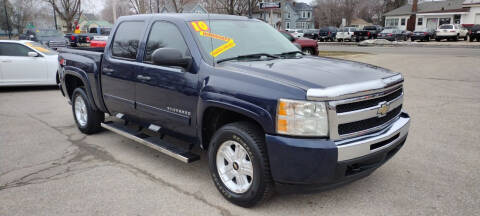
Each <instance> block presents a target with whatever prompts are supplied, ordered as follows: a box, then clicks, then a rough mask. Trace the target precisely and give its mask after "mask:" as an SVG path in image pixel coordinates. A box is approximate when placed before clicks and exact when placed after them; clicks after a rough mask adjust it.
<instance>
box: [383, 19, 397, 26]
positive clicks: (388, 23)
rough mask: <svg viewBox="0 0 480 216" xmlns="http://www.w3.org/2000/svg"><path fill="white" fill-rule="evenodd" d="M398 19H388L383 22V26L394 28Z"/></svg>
mask: <svg viewBox="0 0 480 216" xmlns="http://www.w3.org/2000/svg"><path fill="white" fill-rule="evenodd" d="M398 21H399V19H398V18H389V19H386V20H385V26H386V27H396V26H398Z"/></svg>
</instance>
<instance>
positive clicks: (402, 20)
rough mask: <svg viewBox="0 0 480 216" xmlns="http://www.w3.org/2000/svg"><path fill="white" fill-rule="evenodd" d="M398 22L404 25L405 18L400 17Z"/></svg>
mask: <svg viewBox="0 0 480 216" xmlns="http://www.w3.org/2000/svg"><path fill="white" fill-rule="evenodd" d="M400 24H401V25H402V26H404V25H405V18H402V19H401V22H400Z"/></svg>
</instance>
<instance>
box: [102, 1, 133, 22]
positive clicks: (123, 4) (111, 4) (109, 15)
mask: <svg viewBox="0 0 480 216" xmlns="http://www.w3.org/2000/svg"><path fill="white" fill-rule="evenodd" d="M130 9H131V5H130V3H129V2H127V1H121V0H106V1H105V7H104V8H103V9H102V11H101V12H100V14H101V17H102V18H103V19H105V20H106V21H109V22H111V23H114V22H115V20H116V19H117V18H118V17H121V16H126V15H131V14H133V11H130ZM114 10H115V17H114V13H113V11H114Z"/></svg>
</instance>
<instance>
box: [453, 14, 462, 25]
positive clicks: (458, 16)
mask: <svg viewBox="0 0 480 216" xmlns="http://www.w3.org/2000/svg"><path fill="white" fill-rule="evenodd" d="M461 18H462V15H460V14H455V15H454V16H453V23H454V24H460V19H461Z"/></svg>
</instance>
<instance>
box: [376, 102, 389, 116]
mask: <svg viewBox="0 0 480 216" xmlns="http://www.w3.org/2000/svg"><path fill="white" fill-rule="evenodd" d="M379 105H380V108H378V110H377V117H383V116H385V115H387V113H388V110H389V109H390V105H388V104H387V102H382V103H380V104H379Z"/></svg>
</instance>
